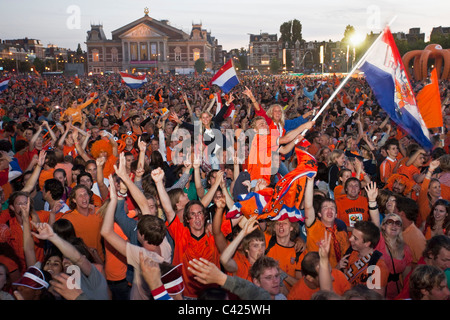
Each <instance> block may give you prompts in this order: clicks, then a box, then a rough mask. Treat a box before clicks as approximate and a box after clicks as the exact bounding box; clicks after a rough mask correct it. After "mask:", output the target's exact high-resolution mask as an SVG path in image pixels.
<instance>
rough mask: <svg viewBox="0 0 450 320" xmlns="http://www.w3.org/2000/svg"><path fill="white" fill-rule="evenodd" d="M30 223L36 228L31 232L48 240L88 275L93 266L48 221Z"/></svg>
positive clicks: (39, 237)
mask: <svg viewBox="0 0 450 320" xmlns="http://www.w3.org/2000/svg"><path fill="white" fill-rule="evenodd" d="M31 224H32V225H33V226H34V227H35V228H36V230H37V233H36V232H32V234H33V235H34V236H35V237H36V238H38V239H41V240H49V241H50V242H52V243H53V244H54V245H55V246H56V247H57V248H58V249H59V251H61V253H62V254H63V256H64V257H66V258H67V259H69V260H70V261H72V263H73V264H75V265H77V266H78V267H80V269H81V272H83V274H85V275H87V276H89V275H90V274H91V270H92V268H93V266H92V264H91V262H89V260H88V259H87V258H86V257H85V256H84V255H82V254H81V253H80V252H79V251H78V250H77V249H76V248H75V247H74V246H73V245H72V244H70V243H69V242H67V241H66V240H64V239H63V238H61V237H60V236H58V235H57V234H56V233H55V232H54V231H53V229H52V227H51V226H50V225H49V224H48V223H34V222H31Z"/></svg>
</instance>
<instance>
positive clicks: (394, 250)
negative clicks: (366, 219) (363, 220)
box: [380, 213, 405, 259]
mask: <svg viewBox="0 0 450 320" xmlns="http://www.w3.org/2000/svg"><path fill="white" fill-rule="evenodd" d="M389 219H395V220H398V221H400V222H401V223H402V225H403V221H402V218H401V217H400V216H399V215H398V214H396V213H388V214H387V215H386V216H385V217H384V219H383V221H382V222H381V228H380V229H381V234H382V235H383V238H384V240H385V243H386V248H387V249H388V251H390V252H391V254H392V256H393V258H396V259H402V258H403V249H404V247H405V242H404V241H403V236H402V233H401V232H400V233H399V234H398V236H397V238H396V239H395V240H394V242H393V243H390V242H389V241H388V240H387V238H386V228H383V227H384V226H385V225H386V221H387V220H389Z"/></svg>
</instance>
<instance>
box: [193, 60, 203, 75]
mask: <svg viewBox="0 0 450 320" xmlns="http://www.w3.org/2000/svg"><path fill="white" fill-rule="evenodd" d="M205 67H206V64H205V60H203V59H202V58H200V59H197V60H196V61H195V64H194V69H195V71H197V73H198V74H202V73H203V71H205Z"/></svg>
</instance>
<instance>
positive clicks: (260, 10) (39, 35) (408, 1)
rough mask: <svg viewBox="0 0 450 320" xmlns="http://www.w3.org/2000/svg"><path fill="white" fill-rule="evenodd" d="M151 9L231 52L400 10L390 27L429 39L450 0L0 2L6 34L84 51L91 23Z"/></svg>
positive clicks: (365, 25) (377, 23)
mask: <svg viewBox="0 0 450 320" xmlns="http://www.w3.org/2000/svg"><path fill="white" fill-rule="evenodd" d="M145 7H148V8H149V10H150V13H149V16H150V17H152V18H154V19H156V20H169V22H170V24H171V25H172V26H173V27H176V28H179V29H181V30H183V31H185V32H186V33H189V32H190V30H191V26H192V23H200V22H201V23H202V24H203V28H204V29H206V30H207V31H210V32H211V34H212V36H214V37H216V38H217V39H218V41H219V44H221V45H222V46H223V48H224V49H225V50H231V49H233V48H240V47H245V48H247V47H248V42H249V35H248V34H250V33H251V34H259V33H260V32H268V33H272V34H278V36H279V35H280V33H279V29H280V25H281V24H282V23H283V22H285V21H289V20H292V19H298V20H299V21H300V22H301V23H302V27H303V30H302V35H303V39H305V40H306V41H311V40H318V41H323V40H325V41H328V40H330V39H331V40H332V41H338V40H341V39H342V37H343V34H344V30H345V27H346V25H348V24H350V25H352V26H354V27H355V29H356V31H357V32H359V33H362V34H364V35H365V34H366V33H370V31H373V32H379V31H380V30H381V29H382V28H383V26H384V25H385V24H386V23H387V22H389V21H390V20H391V19H392V18H393V17H394V16H397V18H396V20H395V21H394V23H393V25H392V26H391V30H392V32H399V31H402V32H405V33H408V30H409V29H410V28H413V27H420V29H421V32H423V33H425V41H428V40H429V36H430V32H431V29H432V28H433V27H436V26H443V27H450V20H449V18H448V17H449V13H450V1H448V0H438V1H417V0H397V1H386V0H385V1H368V0H349V1H347V0H346V1H333V0H321V1H317V0H316V1H303V0H297V1H294V0H289V1H288V0H278V1H274V0H242V1H236V0H228V1H211V0H209V1H206V0H189V1H186V0H153V1H149V0H128V1H124V0H121V1H116V0H109V1H106V0H90V1H88V0H71V1H67V0H58V1H56V0H43V1H36V0H18V1H17V0H16V1H12V0H1V2H0V30H1V31H0V39H2V40H3V39H17V38H25V37H28V38H33V39H39V40H41V41H42V44H43V45H44V46H47V45H48V44H55V45H57V46H59V47H63V48H69V49H72V50H74V49H76V47H77V45H78V43H80V44H81V45H82V48H83V50H85V49H86V46H85V44H84V42H85V41H86V34H87V31H88V30H90V25H91V24H103V28H104V31H105V34H106V36H107V37H108V39H110V38H111V31H113V30H116V29H118V28H120V27H122V26H124V25H126V24H128V23H130V22H132V21H134V20H137V19H139V18H141V17H143V16H144V8H145Z"/></svg>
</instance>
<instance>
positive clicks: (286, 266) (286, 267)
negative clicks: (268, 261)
mask: <svg viewBox="0 0 450 320" xmlns="http://www.w3.org/2000/svg"><path fill="white" fill-rule="evenodd" d="M266 243H268V242H266ZM296 254H297V252H296V251H295V248H294V247H283V246H280V245H279V244H275V245H274V246H273V247H272V248H270V250H269V252H268V253H267V256H268V257H271V258H274V259H275V260H277V261H278V263H279V266H280V269H281V270H282V271H284V272H286V273H287V274H288V275H290V276H291V277H293V278H296V273H297V272H299V271H300V270H301V263H300V260H298V261H295V259H296ZM285 285H286V287H287V289H288V290H290V288H291V286H290V285H288V284H287V283H286V282H285Z"/></svg>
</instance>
